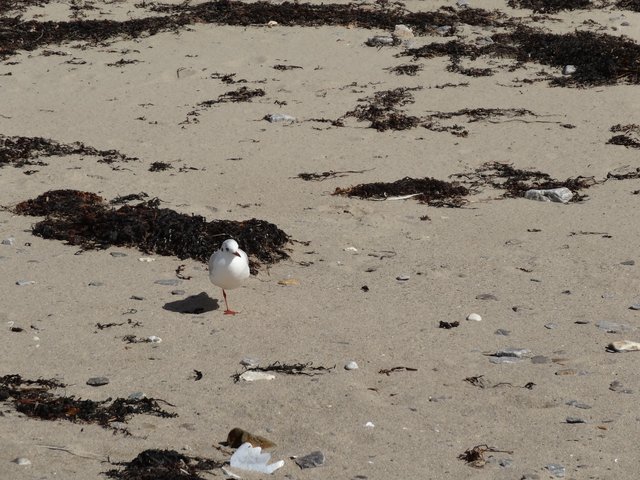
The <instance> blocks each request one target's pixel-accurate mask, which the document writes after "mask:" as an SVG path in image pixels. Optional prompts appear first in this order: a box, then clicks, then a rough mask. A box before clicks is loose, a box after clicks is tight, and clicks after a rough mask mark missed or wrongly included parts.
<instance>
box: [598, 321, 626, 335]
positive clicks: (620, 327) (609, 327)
mask: <svg viewBox="0 0 640 480" xmlns="http://www.w3.org/2000/svg"><path fill="white" fill-rule="evenodd" d="M596 327H598V328H599V329H600V330H604V331H605V332H607V333H623V332H631V331H633V330H635V328H634V327H632V326H630V325H624V324H622V323H615V322H609V321H607V320H601V321H599V322H598V323H596Z"/></svg>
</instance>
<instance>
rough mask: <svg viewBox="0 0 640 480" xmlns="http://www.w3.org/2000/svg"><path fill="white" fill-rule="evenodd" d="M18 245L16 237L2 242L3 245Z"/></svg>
mask: <svg viewBox="0 0 640 480" xmlns="http://www.w3.org/2000/svg"><path fill="white" fill-rule="evenodd" d="M15 243H16V239H15V238H14V237H9V238H5V239H4V240H2V245H9V246H13V245H14V244H15Z"/></svg>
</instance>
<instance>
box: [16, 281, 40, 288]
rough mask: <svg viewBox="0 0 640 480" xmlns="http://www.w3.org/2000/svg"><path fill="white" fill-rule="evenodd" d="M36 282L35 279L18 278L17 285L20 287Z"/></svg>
mask: <svg viewBox="0 0 640 480" xmlns="http://www.w3.org/2000/svg"><path fill="white" fill-rule="evenodd" d="M35 283H36V282H35V281H34V280H18V281H17V282H16V285H18V286H19V287H24V286H25V285H34V284H35Z"/></svg>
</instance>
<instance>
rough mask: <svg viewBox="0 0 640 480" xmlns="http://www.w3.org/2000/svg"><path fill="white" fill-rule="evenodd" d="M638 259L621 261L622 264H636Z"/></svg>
mask: <svg viewBox="0 0 640 480" xmlns="http://www.w3.org/2000/svg"><path fill="white" fill-rule="evenodd" d="M635 264H636V261H635V260H625V261H624V262H620V265H629V266H631V265H635Z"/></svg>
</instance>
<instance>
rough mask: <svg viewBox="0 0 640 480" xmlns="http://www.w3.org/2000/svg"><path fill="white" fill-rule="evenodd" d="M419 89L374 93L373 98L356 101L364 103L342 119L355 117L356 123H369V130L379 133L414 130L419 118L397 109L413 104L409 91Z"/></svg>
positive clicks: (399, 89)
mask: <svg viewBox="0 0 640 480" xmlns="http://www.w3.org/2000/svg"><path fill="white" fill-rule="evenodd" d="M420 88H421V87H414V88H404V87H401V88H395V89H393V90H384V91H381V92H376V93H374V94H373V97H368V98H361V99H359V100H358V101H360V102H366V103H365V104H363V105H358V106H356V108H354V109H353V110H350V111H348V112H347V113H345V114H344V116H343V117H355V118H356V119H358V121H369V122H370V125H369V127H370V128H375V129H376V130H378V131H379V132H384V131H385V130H406V129H409V128H414V127H415V126H417V125H418V124H419V123H420V118H418V117H414V116H408V115H405V114H404V113H403V112H401V111H399V110H398V108H397V107H400V106H404V105H406V104H408V103H413V96H412V95H411V93H409V92H411V91H413V90H420Z"/></svg>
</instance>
